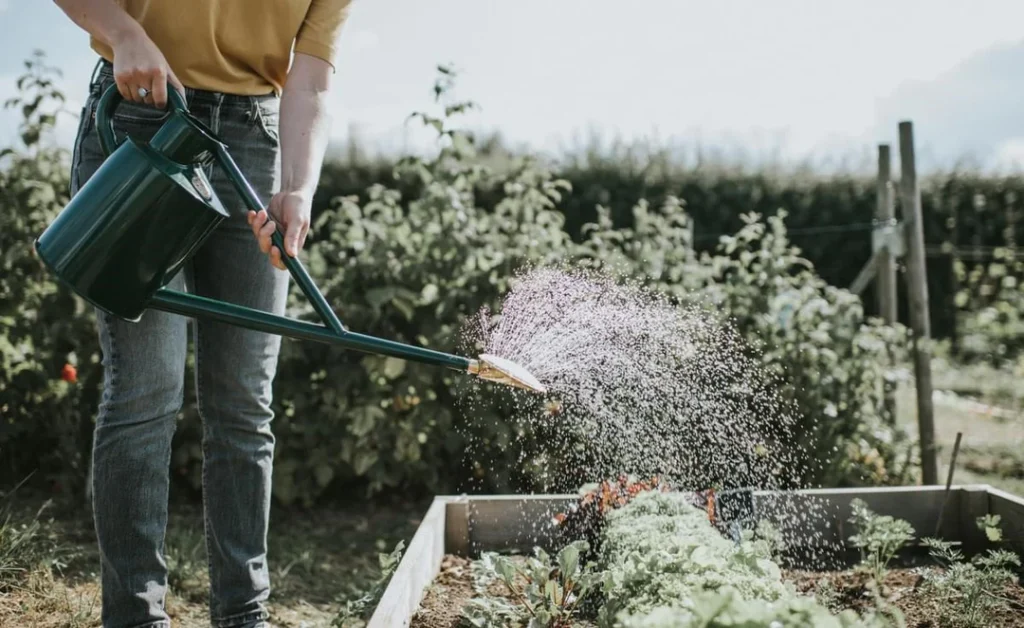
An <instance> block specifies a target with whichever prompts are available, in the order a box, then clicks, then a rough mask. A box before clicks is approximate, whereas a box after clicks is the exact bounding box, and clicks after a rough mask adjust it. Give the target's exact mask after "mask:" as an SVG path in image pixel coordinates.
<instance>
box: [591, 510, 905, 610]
mask: <svg viewBox="0 0 1024 628" xmlns="http://www.w3.org/2000/svg"><path fill="white" fill-rule="evenodd" d="M607 519H608V526H607V528H606V529H605V534H604V545H603V546H602V547H603V550H602V556H601V565H602V567H603V568H605V569H607V571H608V574H609V575H608V584H607V586H606V590H605V598H606V602H605V604H604V606H603V607H602V609H601V612H600V615H599V623H600V625H601V626H603V627H607V628H611V627H613V626H614V627H616V628H618V627H625V628H637V627H645V628H647V627H650V628H654V627H657V628H668V627H676V626H684V627H687V628H689V627H691V626H692V627H697V626H702V627H704V626H723V627H724V626H800V627H806V628H810V627H812V626H835V627H837V628H838V627H844V628H845V627H847V626H892V625H901V624H900V621H901V616H900V615H899V613H889V614H883V613H880V612H879V613H872V614H868V615H866V616H864V617H858V615H857V614H856V613H854V612H853V611H849V610H846V611H840V612H838V613H836V614H834V613H833V612H832V611H831V610H830V609H829V608H828V607H827V606H826V605H825V604H824V603H822V602H820V601H818V600H816V599H815V598H814V597H811V596H804V595H799V594H797V592H796V591H795V589H794V588H793V586H792V585H790V584H788V583H786V582H784V581H783V580H782V571H781V569H780V567H779V565H778V564H777V563H775V562H774V561H773V560H772V559H771V553H772V550H773V548H774V547H775V543H774V542H773V540H772V539H773V535H772V534H767V535H766V537H767V538H762V539H758V538H756V536H755V535H754V533H753V532H751V531H746V532H745V533H744V534H743V536H742V538H741V539H740V540H739V542H734V541H732V540H729V539H727V538H725V537H724V536H722V535H721V533H719V532H718V531H717V530H716V529H715V528H714V527H713V526H712V524H711V522H710V521H709V520H708V518H707V514H706V513H705V512H704V511H703V510H702V509H700V508H698V507H696V506H694V505H693V504H691V503H690V501H689V499H688V498H687V496H685V495H683V494H680V493H660V492H653V491H651V492H645V493H641V494H640V495H638V496H637V497H635V498H634V499H633V501H631V502H630V503H629V504H628V505H626V506H624V507H623V508H620V509H618V510H615V511H612V512H610V513H609V514H608V516H607Z"/></svg>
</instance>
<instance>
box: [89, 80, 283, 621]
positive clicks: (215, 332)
mask: <svg viewBox="0 0 1024 628" xmlns="http://www.w3.org/2000/svg"><path fill="white" fill-rule="evenodd" d="M112 84H113V76H112V73H111V67H110V65H109V64H107V63H106V62H101V63H100V64H99V66H98V69H97V72H96V74H94V76H93V79H92V81H91V83H90V90H89V96H88V99H87V101H86V103H85V106H84V108H83V111H82V120H81V122H80V126H79V130H78V137H77V139H76V141H75V148H74V156H73V163H72V177H71V192H72V193H74V192H75V191H77V189H78V188H79V187H80V186H81V185H82V184H83V183H85V181H87V180H88V179H89V177H90V176H92V174H93V173H94V172H95V171H96V169H97V168H98V167H99V166H100V164H101V163H102V162H103V158H104V156H103V154H102V152H101V150H100V145H99V141H98V139H97V134H96V128H95V120H94V117H93V116H94V115H95V111H96V104H97V100H98V98H99V96H100V94H102V93H103V91H105V90H106V89H107V88H108V87H109V86H110V85H112ZM186 102H187V103H188V106H189V110H190V111H191V112H192V113H193V114H194V115H195V116H197V117H198V118H199V119H200V120H202V121H203V122H204V123H206V124H207V125H209V126H210V128H212V129H213V130H214V132H216V133H217V134H218V135H219V136H220V137H221V138H222V139H223V140H224V141H225V142H226V143H227V144H228V146H229V149H230V150H231V155H232V157H233V158H234V159H235V161H236V162H237V163H238V165H239V167H240V168H241V170H242V172H244V173H245V175H246V178H248V180H249V182H250V183H251V184H252V186H253V189H255V190H256V192H257V194H258V195H259V196H260V198H261V199H262V200H263V201H264V202H268V201H269V200H270V197H271V195H272V194H273V193H274V192H275V191H276V190H277V186H278V181H279V178H280V175H279V173H280V158H279V149H278V146H279V143H278V134H277V128H278V127H277V112H278V104H279V100H278V98H277V97H276V96H275V95H267V96H259V97H248V96H246V97H242V96H232V95H225V94H218V93H211V92H204V91H198V90H188V92H187V94H186ZM163 115H164V112H163V111H161V110H158V109H156V108H155V107H151V106H147V105H139V104H135V103H130V102H124V103H122V104H121V105H120V106H119V107H118V108H117V112H116V114H115V116H114V129H115V132H116V133H117V136H118V137H119V138H120V137H122V135H123V134H124V133H129V134H131V135H132V137H134V138H138V139H143V140H145V139H148V138H149V137H151V136H152V134H153V132H154V131H155V130H156V129H157V128H159V126H160V124H161V119H162V117H163ZM209 174H211V177H212V178H211V181H212V183H213V184H214V187H215V189H216V192H217V194H218V195H219V196H220V198H221V199H222V201H223V202H224V205H225V207H226V208H227V209H228V210H229V211H230V212H232V217H231V218H229V219H227V220H225V221H224V223H222V225H221V226H220V227H219V228H218V230H217V231H216V232H215V233H214V234H213V235H211V236H210V238H209V239H208V240H207V241H206V243H205V244H204V245H203V247H202V248H201V249H200V250H199V252H198V253H197V254H196V256H195V257H194V259H193V260H192V261H191V262H190V263H189V264H188V265H187V266H186V267H185V268H184V269H183V270H182V272H181V273H179V275H178V276H177V277H175V279H174V280H173V282H172V284H171V285H170V286H169V287H171V288H174V289H178V290H188V291H190V292H194V293H197V294H200V295H204V296H209V297H212V298H216V299H221V300H224V301H230V302H233V303H238V304H241V305H246V306H249V307H253V308H258V309H261V310H264V311H269V312H274V313H277V314H283V313H284V308H285V302H286V297H287V291H288V281H289V276H288V273H287V272H285V271H279V270H277V269H275V268H273V266H271V264H270V261H269V259H268V258H267V256H266V255H264V254H263V253H261V252H260V250H259V246H258V244H257V241H256V239H255V236H253V234H252V231H251V229H250V227H249V225H248V223H247V221H246V208H245V206H244V204H243V202H242V200H241V199H240V198H239V197H238V195H237V194H236V193H235V191H234V189H233V188H232V187H231V185H230V183H229V182H228V181H227V179H226V178H225V177H224V176H223V174H222V173H221V172H220V171H219V170H218V169H217V167H216V166H214V167H213V168H212V169H211V172H210V173H209ZM97 317H98V326H99V337H100V343H101V347H102V350H103V365H104V391H103V397H102V400H101V401H100V407H99V413H98V416H97V420H96V427H95V434H94V445H93V480H92V493H93V513H94V518H95V525H96V534H97V541H98V544H99V551H100V558H101V564H100V577H101V585H102V618H103V625H104V626H105V627H110V628H114V627H117V628H121V627H129V626H131V627H133V628H149V627H155V626H160V627H164V626H170V620H169V618H168V616H167V613H166V611H165V608H164V600H165V594H166V591H167V569H166V563H165V561H164V557H163V547H164V533H165V528H166V525H167V498H168V482H169V475H170V471H169V466H170V456H171V438H172V436H173V434H174V430H175V421H176V417H177V414H178V412H179V410H180V408H181V405H182V403H183V393H184V387H185V381H184V379H185V358H186V350H187V340H188V338H187V336H186V333H187V331H188V322H189V319H187V318H185V317H182V316H178V315H174V314H166V313H163V312H159V311H155V310H148V311H146V312H145V314H144V315H143V317H142V320H141V321H139V322H137V323H130V322H126V321H123V320H120V319H116V318H114V317H111V316H109V315H106V314H104V313H103V312H97ZM192 332H193V345H194V348H195V374H196V382H195V385H196V395H197V399H198V407H199V414H200V416H201V418H202V423H203V447H202V450H203V474H202V478H203V487H202V488H203V502H204V527H205V532H206V548H207V553H208V556H209V561H210V564H209V569H210V588H211V591H210V617H211V622H212V624H213V626H215V627H217V628H228V627H232V628H233V627H236V626H237V627H241V626H245V627H260V626H265V625H266V623H265V622H266V621H267V619H268V613H267V611H266V608H265V602H266V600H267V597H268V595H269V592H270V582H269V570H268V567H267V526H268V519H269V510H270V493H271V467H272V462H273V454H274V435H273V433H272V432H271V429H270V424H271V419H272V418H273V412H272V411H271V408H270V405H271V385H272V382H273V379H274V375H275V373H276V369H277V359H278V350H279V347H280V341H281V339H280V337H279V336H274V335H270V334H265V333H261V332H255V331H251V330H247V329H242V328H238V327H232V326H228V325H225V324H222V323H217V322H211V321H206V320H198V321H193V324H192Z"/></svg>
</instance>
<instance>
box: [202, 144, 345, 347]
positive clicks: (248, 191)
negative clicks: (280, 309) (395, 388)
mask: <svg viewBox="0 0 1024 628" xmlns="http://www.w3.org/2000/svg"><path fill="white" fill-rule="evenodd" d="M214 159H216V161H217V164H218V165H219V166H220V167H221V168H222V169H223V170H224V174H226V175H227V178H228V180H229V181H231V185H233V186H234V188H235V191H236V192H238V195H239V196H240V197H241V198H242V200H243V201H244V202H245V205H246V207H248V208H249V209H251V210H252V211H254V212H256V213H259V212H261V211H263V210H265V209H266V207H265V206H264V204H263V203H262V202H261V201H260V198H259V196H257V194H256V190H254V189H252V186H251V185H250V184H249V182H248V181H247V180H246V178H245V175H244V174H242V171H241V170H240V169H239V168H238V165H237V164H236V163H235V160H234V159H232V158H231V154H230V153H228V150H227V147H226V146H224V145H223V144H218V145H217V148H216V150H215V151H214ZM267 213H268V215H269V212H267ZM270 239H271V242H272V243H273V245H274V246H276V247H277V248H278V249H279V250H280V251H281V261H282V262H284V265H285V268H287V269H288V272H290V273H291V275H292V278H293V279H295V281H296V283H298V284H299V287H300V288H302V293H303V294H305V295H306V298H308V299H309V301H310V303H311V304H312V305H313V309H314V310H315V311H316V313H317V314H319V315H320V318H321V319H323V321H324V324H325V325H327V327H328V328H329V329H331V330H333V331H334V332H335V333H337V334H340V335H345V334H347V333H349V332H348V330H347V329H345V326H344V325H342V323H341V321H340V320H338V317H337V316H336V315H335V314H334V310H333V309H331V306H330V304H329V303H327V299H325V298H324V295H323V294H322V293H321V292H320V290H319V289H317V287H316V284H314V283H313V279H312V278H311V277H310V276H309V273H307V272H306V269H305V268H303V266H302V262H300V261H299V259H298V258H297V257H292V256H291V255H288V253H287V252H286V251H285V248H284V236H283V235H282V234H281V230H280V229H275V230H274V233H273V234H271V236H270Z"/></svg>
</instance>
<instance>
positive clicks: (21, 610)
mask: <svg viewBox="0 0 1024 628" xmlns="http://www.w3.org/2000/svg"><path fill="white" fill-rule="evenodd" d="M13 497H17V499H13ZM0 499H2V500H3V502H4V512H0V574H2V576H0V626H19V627H25V628H29V627H40V628H43V627H45V628H51V627H52V628H58V627H59V628H79V627H82V628H84V627H94V626H99V625H100V610H101V608H100V587H99V579H98V564H99V562H98V561H99V558H98V553H97V550H96V544H95V536H94V533H93V528H92V522H91V520H90V519H89V518H88V517H87V516H86V514H84V513H82V512H81V511H80V509H79V510H78V511H76V510H73V509H71V508H69V507H68V506H66V505H65V506H59V505H58V506H55V505H54V504H53V503H52V502H49V501H47V499H46V497H45V496H41V495H19V494H15V495H13V496H11V495H8V496H7V497H6V498H3V497H2V495H0ZM425 510H426V504H423V503H410V504H406V505H398V506H379V505H374V504H366V503H359V502H357V503H355V504H353V505H351V506H346V507H323V508H319V509H317V510H316V511H312V512H300V511H284V510H280V509H275V510H274V511H273V512H272V514H271V529H270V534H269V540H268V543H269V555H270V558H269V560H270V568H271V586H272V592H271V597H270V602H269V606H270V608H271V612H272V614H273V619H272V621H273V622H274V626H275V627H281V628H319V627H329V626H331V624H332V622H333V621H334V619H335V617H336V616H337V615H338V614H339V613H340V612H341V611H342V610H343V609H344V608H345V603H346V602H347V601H350V600H355V599H357V598H359V597H360V596H361V595H363V594H364V593H365V592H366V590H367V589H368V588H369V587H370V586H371V585H372V584H373V581H374V579H375V578H376V577H377V576H378V575H379V573H380V564H379V559H378V556H379V554H381V553H388V552H391V550H392V549H394V547H395V546H396V544H397V543H398V542H399V541H405V543H406V544H408V542H409V539H410V538H411V537H412V534H413V532H414V531H415V529H416V526H417V525H419V517H420V516H421V515H422V513H423V512H425ZM12 540H13V541H14V542H12ZM11 547H16V548H17V550H16V552H7V550H8V549H9V548H11ZM165 555H166V559H167V564H168V583H169V589H170V591H169V593H168V597H167V609H168V613H169V614H170V615H171V619H172V621H173V623H174V625H175V626H181V627H182V628H190V627H196V628H198V627H200V626H202V627H203V628H206V627H207V626H209V613H208V606H207V605H208V603H209V593H208V587H209V575H208V573H207V564H206V548H205V543H204V536H203V529H202V510H201V507H200V506H198V505H195V504H174V505H172V509H171V515H170V521H169V523H168V529H167V539H166V552H165ZM347 626H348V624H346V627H347Z"/></svg>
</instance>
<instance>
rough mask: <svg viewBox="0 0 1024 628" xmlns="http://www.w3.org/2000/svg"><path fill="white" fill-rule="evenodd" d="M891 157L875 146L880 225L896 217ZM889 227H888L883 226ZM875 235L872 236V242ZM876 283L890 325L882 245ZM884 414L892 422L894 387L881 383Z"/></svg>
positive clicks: (889, 274)
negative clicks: (876, 149)
mask: <svg viewBox="0 0 1024 628" xmlns="http://www.w3.org/2000/svg"><path fill="white" fill-rule="evenodd" d="M891 176H892V156H891V152H890V150H889V145H888V144H879V145H878V179H877V181H876V190H875V192H876V196H875V217H876V218H877V219H878V221H879V222H880V223H882V224H884V225H892V224H893V223H894V222H895V219H896V205H895V194H894V191H893V187H892V180H891V178H890V177H891ZM887 228H889V227H887ZM875 240H876V238H874V237H873V238H872V244H874V242H875ZM876 272H877V278H878V281H877V282H876V286H877V288H878V313H879V315H880V316H881V317H882V320H884V321H885V322H886V323H887V324H889V325H892V324H894V323H895V322H896V321H897V319H898V317H899V311H898V308H897V305H898V301H897V293H896V256H895V255H894V254H893V252H892V251H890V250H889V247H888V246H886V247H883V248H882V250H881V256H880V257H879V259H878V268H877V271H876ZM885 411H886V416H887V417H888V419H889V420H890V421H892V422H893V423H895V422H896V391H895V386H891V385H889V384H888V383H886V384H885Z"/></svg>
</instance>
